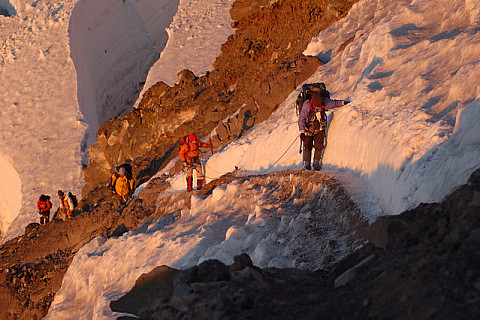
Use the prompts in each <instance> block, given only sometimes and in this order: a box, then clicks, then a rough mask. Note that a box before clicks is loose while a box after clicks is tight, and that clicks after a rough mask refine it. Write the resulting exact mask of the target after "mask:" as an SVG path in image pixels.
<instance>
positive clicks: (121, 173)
mask: <svg viewBox="0 0 480 320" xmlns="http://www.w3.org/2000/svg"><path fill="white" fill-rule="evenodd" d="M114 183H115V184H114V185H115V192H116V193H117V195H118V198H119V200H120V201H121V202H122V203H125V202H127V201H128V200H130V198H131V197H132V195H133V190H134V189H133V179H129V178H128V174H127V170H126V169H125V167H124V166H120V167H119V169H118V178H116V179H115V181H114Z"/></svg>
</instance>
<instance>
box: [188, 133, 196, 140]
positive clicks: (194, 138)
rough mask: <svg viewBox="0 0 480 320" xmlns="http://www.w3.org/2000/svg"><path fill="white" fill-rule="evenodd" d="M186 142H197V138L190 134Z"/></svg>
mask: <svg viewBox="0 0 480 320" xmlns="http://www.w3.org/2000/svg"><path fill="white" fill-rule="evenodd" d="M188 140H190V141H195V140H197V136H196V135H195V133H192V134H190V135H189V136H188Z"/></svg>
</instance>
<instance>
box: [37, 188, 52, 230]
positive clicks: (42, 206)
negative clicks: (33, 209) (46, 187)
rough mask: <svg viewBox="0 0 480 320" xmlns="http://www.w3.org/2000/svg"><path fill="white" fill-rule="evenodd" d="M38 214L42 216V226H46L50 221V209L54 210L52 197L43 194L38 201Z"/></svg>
mask: <svg viewBox="0 0 480 320" xmlns="http://www.w3.org/2000/svg"><path fill="white" fill-rule="evenodd" d="M37 209H38V214H39V215H40V224H45V223H48V222H49V221H50V209H52V202H51V201H50V196H47V195H44V194H42V195H41V196H40V198H38V201H37Z"/></svg>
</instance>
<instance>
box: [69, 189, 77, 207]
mask: <svg viewBox="0 0 480 320" xmlns="http://www.w3.org/2000/svg"><path fill="white" fill-rule="evenodd" d="M68 197H69V198H70V200H72V203H73V209H75V208H76V207H77V206H78V200H77V196H76V195H74V194H73V193H71V192H70V191H69V192H68Z"/></svg>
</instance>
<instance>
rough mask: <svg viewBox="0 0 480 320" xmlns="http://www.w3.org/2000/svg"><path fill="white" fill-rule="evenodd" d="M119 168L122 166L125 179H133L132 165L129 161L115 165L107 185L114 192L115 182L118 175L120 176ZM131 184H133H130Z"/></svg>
mask: <svg viewBox="0 0 480 320" xmlns="http://www.w3.org/2000/svg"><path fill="white" fill-rule="evenodd" d="M120 168H124V170H125V176H126V177H127V179H128V180H132V181H133V174H132V166H131V165H130V164H129V163H124V164H122V165H121V166H115V168H114V172H113V174H112V177H111V178H110V185H109V188H110V189H111V190H112V191H114V192H115V183H116V181H117V179H118V177H120V173H119V171H120ZM132 186H133V184H132ZM132 189H133V187H132Z"/></svg>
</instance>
